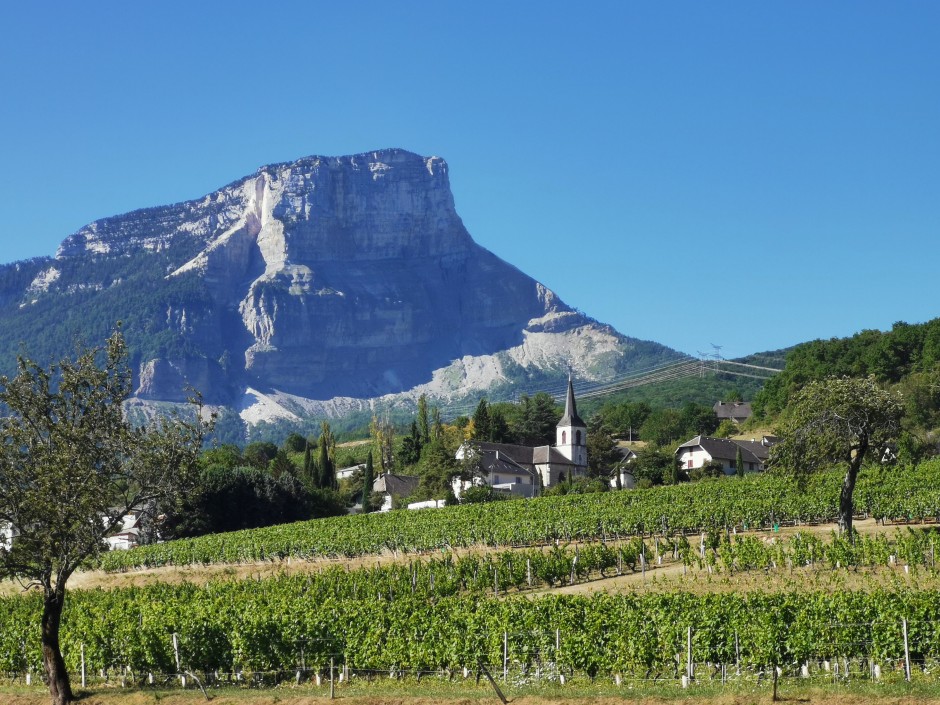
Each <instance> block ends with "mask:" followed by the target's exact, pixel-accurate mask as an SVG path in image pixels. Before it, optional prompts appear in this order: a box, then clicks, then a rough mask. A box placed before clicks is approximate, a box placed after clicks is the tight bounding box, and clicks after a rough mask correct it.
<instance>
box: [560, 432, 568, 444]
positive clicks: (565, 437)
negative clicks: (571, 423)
mask: <svg viewBox="0 0 940 705" xmlns="http://www.w3.org/2000/svg"><path fill="white" fill-rule="evenodd" d="M567 442H568V432H567V431H562V432H561V444H562V445H565V443H567Z"/></svg>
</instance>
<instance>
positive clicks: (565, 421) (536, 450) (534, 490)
mask: <svg viewBox="0 0 940 705" xmlns="http://www.w3.org/2000/svg"><path fill="white" fill-rule="evenodd" d="M468 453H475V454H476V453H478V454H479V455H480V463H479V468H478V469H479V473H478V474H477V475H476V476H475V477H473V478H470V479H461V478H460V477H456V478H454V482H453V489H454V496H456V497H457V498H458V499H459V498H460V494H461V493H462V492H463V491H464V490H466V489H468V488H469V487H471V486H472V485H474V484H487V485H489V486H490V487H493V488H494V489H496V490H499V491H502V492H511V493H513V494H517V495H521V496H523V497H534V496H536V495H538V494H540V493H541V491H542V489H543V488H546V487H553V486H555V485H557V484H558V483H560V482H564V481H565V480H569V479H572V480H573V479H577V478H580V477H585V476H586V475H587V424H585V423H584V421H582V420H581V417H580V416H578V407H577V404H576V402H575V398H574V385H573V383H572V380H571V377H570V376H569V377H568V393H567V395H566V397H565V413H564V415H563V416H562V417H561V420H560V421H559V422H558V425H557V426H556V427H555V445H553V446H552V445H544V446H534V447H532V446H523V445H515V444H512V443H490V442H486V441H481V442H477V443H473V444H472V445H471V444H464V445H462V446H461V447H460V448H459V449H458V450H457V459H458V460H464V459H465V458H467V454H468Z"/></svg>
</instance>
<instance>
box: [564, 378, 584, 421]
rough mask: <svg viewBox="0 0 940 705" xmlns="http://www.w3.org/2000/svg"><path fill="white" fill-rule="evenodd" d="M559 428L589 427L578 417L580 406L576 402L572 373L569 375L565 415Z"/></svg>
mask: <svg viewBox="0 0 940 705" xmlns="http://www.w3.org/2000/svg"><path fill="white" fill-rule="evenodd" d="M558 426H559V427H561V426H581V427H582V428H586V427H587V425H586V424H585V423H584V421H582V420H581V417H580V416H578V406H577V404H576V403H575V401H574V384H572V381H571V372H569V373H568V396H567V397H566V398H565V415H564V416H562V417H561V421H559V422H558Z"/></svg>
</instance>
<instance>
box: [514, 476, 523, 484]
mask: <svg viewBox="0 0 940 705" xmlns="http://www.w3.org/2000/svg"><path fill="white" fill-rule="evenodd" d="M521 483H522V478H521V477H516V482H515V484H517V485H519V484H521Z"/></svg>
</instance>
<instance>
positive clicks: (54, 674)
mask: <svg viewBox="0 0 940 705" xmlns="http://www.w3.org/2000/svg"><path fill="white" fill-rule="evenodd" d="M64 605H65V591H64V590H58V589H55V590H54V589H51V588H48V587H47V588H46V590H45V596H44V598H43V605H42V662H43V666H44V667H45V669H46V678H47V681H48V683H49V693H50V695H52V705H68V703H71V702H74V700H75V696H74V695H73V694H72V685H71V683H70V682H69V674H68V671H66V670H65V660H64V659H63V658H62V650H61V649H60V648H59V622H60V620H61V617H62V607H63V606H64Z"/></svg>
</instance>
